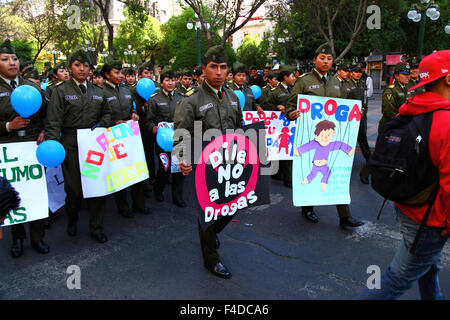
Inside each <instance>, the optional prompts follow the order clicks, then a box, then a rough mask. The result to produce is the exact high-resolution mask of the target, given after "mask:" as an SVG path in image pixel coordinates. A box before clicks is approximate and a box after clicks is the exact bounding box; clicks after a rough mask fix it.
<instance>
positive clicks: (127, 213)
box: [117, 210, 134, 219]
mask: <svg viewBox="0 0 450 320" xmlns="http://www.w3.org/2000/svg"><path fill="white" fill-rule="evenodd" d="M117 213H118V214H120V215H121V216H122V217H124V218H128V219H132V218H134V213H133V212H132V211H130V210H127V211H122V210H119V211H117Z"/></svg>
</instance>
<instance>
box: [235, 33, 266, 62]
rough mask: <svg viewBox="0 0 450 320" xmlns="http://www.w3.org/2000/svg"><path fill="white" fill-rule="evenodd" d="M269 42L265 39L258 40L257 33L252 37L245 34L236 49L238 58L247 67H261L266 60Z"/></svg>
mask: <svg viewBox="0 0 450 320" xmlns="http://www.w3.org/2000/svg"><path fill="white" fill-rule="evenodd" d="M268 49H269V43H268V41H267V40H262V41H261V40H260V39H259V38H258V35H256V37H255V38H253V37H252V36H250V35H247V36H245V38H244V41H243V43H242V45H241V46H240V47H239V48H238V49H237V56H238V60H239V61H240V62H242V63H243V64H245V65H246V66H247V67H250V66H259V67H263V66H265V65H266V63H267V62H268V59H267V55H268V53H269V52H268Z"/></svg>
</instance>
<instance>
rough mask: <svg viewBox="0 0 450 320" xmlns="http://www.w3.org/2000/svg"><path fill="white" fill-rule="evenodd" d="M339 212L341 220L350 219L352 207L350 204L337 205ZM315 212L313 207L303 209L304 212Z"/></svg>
mask: <svg viewBox="0 0 450 320" xmlns="http://www.w3.org/2000/svg"><path fill="white" fill-rule="evenodd" d="M336 209H337V212H338V214H339V218H347V217H350V207H349V206H348V204H337V205H336ZM313 210H314V207H313V206H307V207H302V212H305V213H306V212H311V211H313Z"/></svg>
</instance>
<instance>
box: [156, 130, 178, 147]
mask: <svg viewBox="0 0 450 320" xmlns="http://www.w3.org/2000/svg"><path fill="white" fill-rule="evenodd" d="M173 133H174V131H173V129H170V128H159V129H158V131H157V133H156V142H157V143H158V145H159V147H160V148H161V149H163V150H164V151H172V149H173Z"/></svg>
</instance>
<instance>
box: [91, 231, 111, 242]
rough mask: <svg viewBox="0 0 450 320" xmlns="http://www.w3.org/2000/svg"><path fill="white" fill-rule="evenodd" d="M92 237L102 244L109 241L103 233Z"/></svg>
mask: <svg viewBox="0 0 450 320" xmlns="http://www.w3.org/2000/svg"><path fill="white" fill-rule="evenodd" d="M91 237H92V238H94V239H95V240H97V242H100V243H105V242H106V241H108V238H107V237H106V235H105V234H104V233H103V232H102V233H98V234H91Z"/></svg>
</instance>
